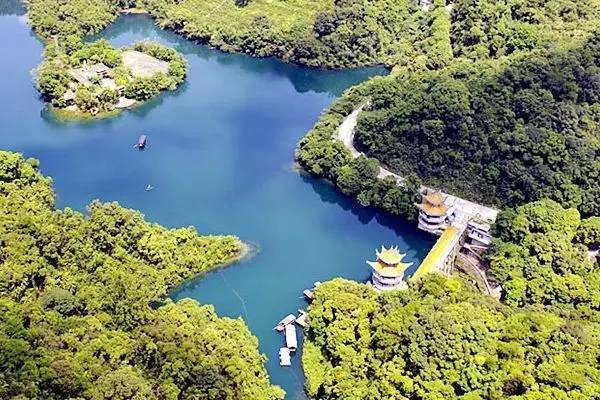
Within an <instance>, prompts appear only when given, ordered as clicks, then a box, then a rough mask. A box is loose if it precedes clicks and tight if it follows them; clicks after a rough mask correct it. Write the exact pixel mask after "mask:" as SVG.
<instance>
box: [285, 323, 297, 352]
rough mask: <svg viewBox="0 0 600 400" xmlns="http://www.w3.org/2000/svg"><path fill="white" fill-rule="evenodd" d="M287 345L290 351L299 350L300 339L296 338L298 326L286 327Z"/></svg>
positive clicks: (290, 325)
mask: <svg viewBox="0 0 600 400" xmlns="http://www.w3.org/2000/svg"><path fill="white" fill-rule="evenodd" d="M285 345H286V347H287V348H288V349H290V351H296V349H297V348H298V338H297V337H296V326H295V325H294V324H289V325H286V326H285Z"/></svg>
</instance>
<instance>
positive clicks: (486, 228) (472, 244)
mask: <svg viewBox="0 0 600 400" xmlns="http://www.w3.org/2000/svg"><path fill="white" fill-rule="evenodd" d="M491 243H492V226H491V225H490V224H488V223H487V222H483V221H475V220H472V221H469V222H468V223H467V238H466V242H465V244H464V247H465V248H467V249H469V250H471V251H473V252H474V253H478V254H479V253H483V252H485V251H486V250H487V249H488V247H490V244H491Z"/></svg>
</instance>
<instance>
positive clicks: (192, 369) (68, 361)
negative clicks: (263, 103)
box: [0, 152, 283, 400]
mask: <svg viewBox="0 0 600 400" xmlns="http://www.w3.org/2000/svg"><path fill="white" fill-rule="evenodd" d="M54 197H55V194H54V191H53V189H52V182H51V180H50V179H49V178H45V177H43V176H42V175H41V174H40V172H39V163H38V162H37V161H36V160H33V159H28V160H25V159H23V157H22V156H21V155H20V154H16V153H9V152H0V212H1V214H2V218H1V219H0V365H1V368H0V382H1V383H2V384H1V385H0V398H2V399H15V400H16V399H19V400H22V399H44V400H54V399H55V400H59V399H84V398H85V399H93V400H102V399H106V400H108V399H111V400H147V399H157V400H158V399H161V400H166V399H172V400H175V399H190V400H191V399H247V400H261V399H264V400H270V399H281V398H283V391H282V390H281V389H280V388H279V387H275V386H272V385H271V384H270V383H269V379H268V376H267V374H266V371H265V369H264V365H263V364H264V361H265V358H264V356H262V355H261V354H259V352H258V349H257V346H258V343H257V340H256V338H255V337H254V336H252V335H251V334H250V331H249V330H248V328H247V327H246V325H245V324H244V322H243V321H242V320H241V319H229V318H219V317H218V316H217V315H216V313H215V311H214V309H213V307H212V306H206V305H203V306H200V305H198V304H197V303H196V302H195V301H193V300H189V299H185V300H181V301H180V302H178V303H173V302H171V301H169V300H165V299H166V297H167V295H168V292H169V290H170V289H172V288H174V287H175V286H177V285H178V284H180V283H181V282H183V281H184V280H185V279H188V278H190V277H193V276H196V275H198V274H201V273H203V272H206V271H208V270H210V269H213V268H218V267H219V266H221V265H223V264H224V263H230V262H232V261H233V260H235V259H236V258H238V257H239V256H240V254H241V252H242V249H243V244H242V243H241V242H240V241H239V239H237V238H235V237H232V236H199V235H198V233H197V232H196V231H195V229H194V228H191V227H189V228H180V229H166V228H163V227H162V226H160V225H157V224H150V223H148V222H146V221H145V220H144V218H143V216H142V215H141V214H140V213H139V212H136V211H133V210H129V209H125V208H123V207H121V206H119V205H118V204H117V203H99V202H93V203H91V204H90V205H89V207H88V213H87V215H82V214H80V213H78V212H76V211H73V210H71V209H68V208H67V209H64V210H57V209H55V208H54Z"/></svg>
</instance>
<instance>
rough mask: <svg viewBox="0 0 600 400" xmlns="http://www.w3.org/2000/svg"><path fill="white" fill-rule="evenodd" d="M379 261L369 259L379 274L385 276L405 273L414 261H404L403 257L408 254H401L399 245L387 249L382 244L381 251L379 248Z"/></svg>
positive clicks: (369, 262)
mask: <svg viewBox="0 0 600 400" xmlns="http://www.w3.org/2000/svg"><path fill="white" fill-rule="evenodd" d="M376 253H377V261H367V264H369V265H370V266H371V268H373V269H374V270H375V271H376V272H377V273H378V274H379V275H381V276H384V277H389V278H391V277H398V276H402V275H404V271H406V269H407V268H408V267H410V266H411V265H412V264H413V263H403V262H402V259H403V258H404V256H405V255H406V254H401V253H400V251H398V247H390V248H389V249H386V248H385V247H383V246H381V251H379V250H377V251H376Z"/></svg>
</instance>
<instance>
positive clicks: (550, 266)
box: [487, 200, 600, 323]
mask: <svg viewBox="0 0 600 400" xmlns="http://www.w3.org/2000/svg"><path fill="white" fill-rule="evenodd" d="M495 237H496V240H495V241H494V242H493V246H492V248H491V249H490V251H489V252H488V254H487V258H488V261H489V263H490V267H491V274H492V276H493V277H494V278H495V279H496V280H497V281H498V283H500V284H501V285H502V288H503V290H504V299H503V300H504V302H505V303H506V304H508V305H511V306H517V307H524V306H528V305H542V306H544V307H546V308H548V309H551V310H556V311H559V312H574V313H575V314H577V315H580V316H581V317H585V318H591V319H595V320H596V322H599V323H600V265H598V263H597V262H596V263H595V262H594V261H593V258H590V257H589V256H588V253H587V250H588V248H590V247H596V246H598V245H600V218H598V217H592V218H588V219H583V220H582V219H581V218H580V216H579V213H578V212H577V210H575V209H572V208H571V209H564V208H562V207H561V206H560V205H558V204H557V203H555V202H553V201H551V200H543V201H539V202H535V203H529V204H526V205H523V206H521V207H518V208H516V209H508V210H506V211H504V212H502V213H501V214H500V216H499V218H498V221H497V223H496V225H495Z"/></svg>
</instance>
